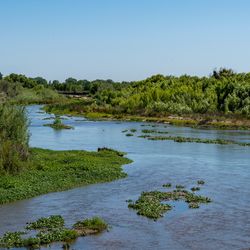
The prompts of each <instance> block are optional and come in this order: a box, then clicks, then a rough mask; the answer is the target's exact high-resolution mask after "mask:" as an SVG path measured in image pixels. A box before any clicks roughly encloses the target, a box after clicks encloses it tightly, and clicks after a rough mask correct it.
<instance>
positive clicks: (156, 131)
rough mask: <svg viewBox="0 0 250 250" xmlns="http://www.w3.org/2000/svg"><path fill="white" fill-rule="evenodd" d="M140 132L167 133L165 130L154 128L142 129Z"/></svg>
mask: <svg viewBox="0 0 250 250" xmlns="http://www.w3.org/2000/svg"><path fill="white" fill-rule="evenodd" d="M141 132H142V133H144V134H151V133H155V134H168V132H167V131H158V130H155V129H143V130H142V131H141Z"/></svg>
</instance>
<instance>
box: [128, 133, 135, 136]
mask: <svg viewBox="0 0 250 250" xmlns="http://www.w3.org/2000/svg"><path fill="white" fill-rule="evenodd" d="M126 136H134V135H133V134H131V133H127V134H126Z"/></svg>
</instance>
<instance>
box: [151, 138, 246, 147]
mask: <svg viewBox="0 0 250 250" xmlns="http://www.w3.org/2000/svg"><path fill="white" fill-rule="evenodd" d="M148 140H152V141H164V140H169V141H175V142H179V143H185V142H189V143H192V142H193V143H206V144H221V145H232V144H235V145H239V146H250V143H243V142H237V141H230V140H223V139H203V138H193V137H182V136H150V137H148Z"/></svg>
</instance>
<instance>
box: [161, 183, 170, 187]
mask: <svg viewBox="0 0 250 250" xmlns="http://www.w3.org/2000/svg"><path fill="white" fill-rule="evenodd" d="M162 186H163V187H165V188H170V187H171V186H172V184H171V183H166V184H163V185H162Z"/></svg>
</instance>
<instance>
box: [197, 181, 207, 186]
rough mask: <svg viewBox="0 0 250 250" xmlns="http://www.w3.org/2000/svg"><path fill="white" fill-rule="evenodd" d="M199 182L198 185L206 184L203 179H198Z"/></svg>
mask: <svg viewBox="0 0 250 250" xmlns="http://www.w3.org/2000/svg"><path fill="white" fill-rule="evenodd" d="M197 184H198V185H204V184H205V181H203V180H198V181H197Z"/></svg>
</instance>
